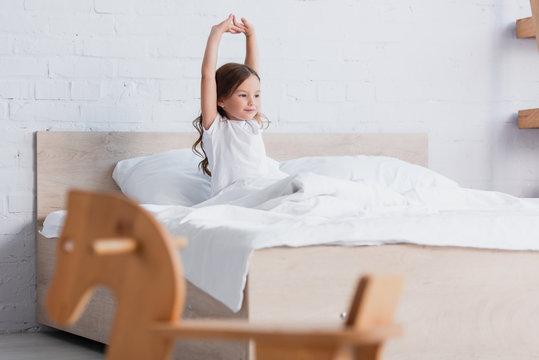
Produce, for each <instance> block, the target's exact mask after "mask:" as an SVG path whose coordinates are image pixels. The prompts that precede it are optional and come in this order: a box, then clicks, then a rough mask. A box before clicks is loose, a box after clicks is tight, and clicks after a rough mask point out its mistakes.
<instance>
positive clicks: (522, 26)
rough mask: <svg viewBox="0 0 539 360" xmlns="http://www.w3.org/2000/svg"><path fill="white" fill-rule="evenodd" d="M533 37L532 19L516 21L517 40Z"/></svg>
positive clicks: (533, 24)
mask: <svg viewBox="0 0 539 360" xmlns="http://www.w3.org/2000/svg"><path fill="white" fill-rule="evenodd" d="M534 37H535V21H533V17H528V18H524V19H518V20H517V38H519V39H533V38H534Z"/></svg>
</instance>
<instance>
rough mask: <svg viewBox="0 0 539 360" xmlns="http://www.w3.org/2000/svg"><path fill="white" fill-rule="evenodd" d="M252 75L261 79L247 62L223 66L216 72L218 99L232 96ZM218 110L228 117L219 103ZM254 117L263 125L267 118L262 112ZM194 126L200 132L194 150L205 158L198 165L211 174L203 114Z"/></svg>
mask: <svg viewBox="0 0 539 360" xmlns="http://www.w3.org/2000/svg"><path fill="white" fill-rule="evenodd" d="M252 75H254V76H256V77H257V78H258V80H260V76H258V73H257V72H256V71H255V70H254V69H253V68H251V67H249V66H247V65H245V64H237V63H228V64H224V65H223V66H221V67H220V68H219V69H217V71H216V72H215V83H216V85H217V99H218V100H221V99H226V98H228V97H230V96H231V95H232V94H233V93H234V91H236V89H237V88H238V87H239V86H240V85H241V84H242V83H243V82H244V81H245V80H247V78H249V77H250V76H252ZM216 105H217V104H216ZM217 111H218V112H219V114H221V116H223V117H226V113H225V110H224V109H223V108H222V107H220V106H219V105H217ZM254 118H255V119H256V121H257V122H258V124H260V126H261V127H262V120H261V118H265V116H264V115H262V114H260V113H257V114H256V115H255V117H254ZM193 126H194V127H195V129H197V131H198V133H199V137H198V139H197V141H195V143H194V144H193V152H194V153H195V154H197V155H199V156H200V157H202V158H204V159H203V160H202V161H201V162H200V163H199V164H198V166H199V168H201V169H202V171H203V172H204V173H205V174H207V175H209V176H211V172H210V170H209V169H208V156H207V155H206V151H204V145H203V144H202V134H203V133H204V127H203V125H202V115H200V116H199V117H197V118H196V119H195V120H193ZM198 145H200V150H199V149H197V147H198Z"/></svg>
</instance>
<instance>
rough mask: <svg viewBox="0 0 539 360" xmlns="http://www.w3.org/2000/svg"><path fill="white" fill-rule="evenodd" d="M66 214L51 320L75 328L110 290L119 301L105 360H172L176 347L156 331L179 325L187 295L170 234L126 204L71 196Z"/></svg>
mask: <svg viewBox="0 0 539 360" xmlns="http://www.w3.org/2000/svg"><path fill="white" fill-rule="evenodd" d="M68 209H69V211H68V213H67V217H66V221H65V226H64V228H63V231H62V235H61V237H60V239H59V243H58V249H57V260H56V266H57V268H56V269H55V277H54V279H53V281H52V283H51V286H50V289H49V293H48V297H47V308H48V310H49V313H50V316H51V318H52V319H53V320H54V321H56V322H58V323H73V322H75V321H76V319H77V318H78V317H79V316H80V314H81V313H82V311H83V309H84V307H85V305H86V303H87V302H88V300H89V298H90V296H91V293H92V291H93V288H94V287H95V286H97V285H100V284H102V285H105V286H107V287H109V288H110V289H111V290H112V291H113V293H114V295H115V297H116V302H117V307H116V314H115V318H114V323H113V325H112V332H111V338H110V341H109V347H108V350H107V351H108V353H107V358H108V359H120V358H122V359H126V358H127V359H151V358H155V359H164V358H166V357H167V356H168V354H169V353H170V351H171V348H172V341H171V340H168V339H166V338H162V337H159V336H156V335H155V334H154V333H153V332H151V331H150V329H151V327H152V325H153V324H154V323H156V322H160V321H168V322H170V321H177V320H178V318H179V317H180V314H181V311H182V309H183V305H184V304H183V302H184V296H181V295H182V294H185V283H184V280H183V277H182V269H181V266H179V264H178V261H175V259H172V257H171V256H174V255H175V252H174V251H173V246H172V244H171V242H167V241H161V240H160V239H162V238H165V239H166V238H168V235H167V234H166V233H165V232H164V231H163V230H162V227H161V226H160V225H159V224H157V223H156V220H155V219H154V218H153V217H152V216H150V214H147V213H146V212H144V211H143V210H142V209H141V208H140V207H139V206H138V205H137V204H136V203H134V202H132V201H130V200H128V199H125V198H124V199H122V201H118V200H117V199H115V196H113V197H111V196H109V195H107V196H90V194H88V193H84V192H72V193H71V195H70V196H69V200H68ZM149 242H151V244H148V243H149ZM133 254H136V256H133ZM127 274H129V275H127ZM117 352H121V354H118V353H117Z"/></svg>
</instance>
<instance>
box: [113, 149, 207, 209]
mask: <svg viewBox="0 0 539 360" xmlns="http://www.w3.org/2000/svg"><path fill="white" fill-rule="evenodd" d="M201 160H202V159H201V158H200V157H198V156H197V155H195V154H194V153H193V151H192V150H191V149H178V150H170V151H165V152H161V153H157V154H154V155H150V156H143V157H138V158H133V159H126V160H121V161H118V163H117V164H116V167H115V168H114V172H113V173H112V178H113V179H114V181H116V184H118V186H119V187H120V189H121V190H122V192H123V193H124V194H125V195H127V196H129V197H131V198H133V199H134V200H135V201H137V202H139V203H141V204H157V205H183V206H192V205H195V204H198V203H200V202H202V201H204V200H207V199H209V198H210V177H209V176H207V175H205V174H204V173H203V172H202V170H199V169H198V163H199V162H200V161H201Z"/></svg>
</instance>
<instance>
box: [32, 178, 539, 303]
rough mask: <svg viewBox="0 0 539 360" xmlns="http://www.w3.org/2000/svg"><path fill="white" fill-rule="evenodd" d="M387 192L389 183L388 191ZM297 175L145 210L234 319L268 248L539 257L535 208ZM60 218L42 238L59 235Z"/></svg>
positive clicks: (474, 195)
mask: <svg viewBox="0 0 539 360" xmlns="http://www.w3.org/2000/svg"><path fill="white" fill-rule="evenodd" d="M393 185H394V184H393ZM393 185H392V184H390V183H388V182H387V181H377V180H376V179H374V180H373V179H367V178H366V177H365V178H362V179H359V178H356V179H349V178H346V179H345V178H343V177H340V178H336V177H331V176H325V175H321V174H315V173H313V172H296V173H294V174H292V175H289V176H287V177H284V178H275V179H250V180H244V181H241V182H237V183H234V184H232V185H231V186H229V187H228V188H226V189H224V191H222V192H221V193H219V194H218V195H217V196H215V197H214V198H211V199H209V200H207V201H205V202H203V203H200V204H198V205H195V206H192V207H185V206H172V205H143V206H144V207H145V208H146V209H147V210H149V211H150V212H151V213H153V214H154V215H155V216H156V218H157V219H158V220H159V221H160V222H161V223H163V224H164V225H165V226H166V227H167V228H168V230H169V231H170V232H171V233H173V234H175V235H184V236H186V237H187V238H188V239H189V245H188V247H187V248H185V249H183V250H182V251H181V257H182V260H183V265H184V269H185V276H186V278H187V279H188V280H189V281H191V282H192V283H193V284H194V285H196V286H198V287H199V288H201V289H202V290H204V291H206V292H207V293H209V294H210V295H212V296H213V297H215V298H216V299H218V300H220V301H221V302H223V303H224V304H225V305H227V306H228V307H229V308H230V309H232V310H233V311H238V310H239V309H240V307H241V303H242V296H243V288H244V286H245V281H246V276H247V272H248V267H249V258H250V256H251V254H252V253H253V251H254V250H256V249H262V248H266V247H274V246H308V245H315V244H335V245H345V246H352V245H354V246H356V245H375V244H387V243H414V244H423V245H435V246H443V245H450V246H467V247H478V248H494V249H508V250H509V249H511V250H530V249H533V250H539V203H538V202H536V201H532V200H530V199H520V198H515V197H512V196H509V195H507V194H503V193H497V192H488V191H479V190H471V189H465V188H461V187H458V186H457V185H456V184H454V185H452V184H449V185H448V184H447V183H445V184H442V185H439V186H438V185H436V184H434V185H432V184H431V185H430V186H426V185H418V186H405V187H403V186H401V185H402V184H399V186H393ZM63 215H64V214H63V213H62V212H57V213H53V214H51V215H50V216H49V217H47V219H46V221H45V223H44V228H43V231H42V234H43V235H45V236H47V237H55V236H58V235H59V233H60V230H61V224H62V222H63Z"/></svg>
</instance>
